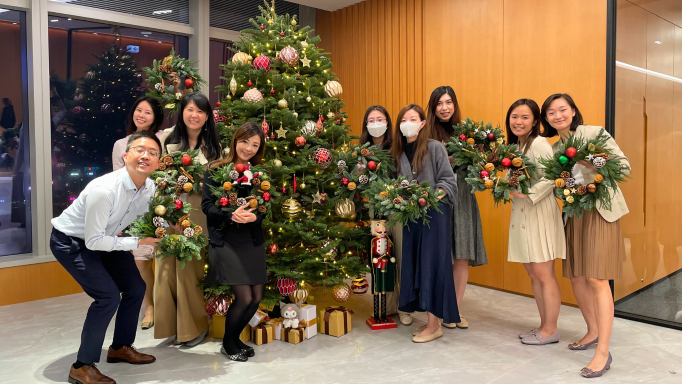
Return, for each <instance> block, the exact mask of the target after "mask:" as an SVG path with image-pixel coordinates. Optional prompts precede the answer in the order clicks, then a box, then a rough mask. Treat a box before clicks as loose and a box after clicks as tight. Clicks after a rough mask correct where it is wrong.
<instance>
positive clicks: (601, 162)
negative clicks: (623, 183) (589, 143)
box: [592, 157, 606, 168]
mask: <svg viewBox="0 0 682 384" xmlns="http://www.w3.org/2000/svg"><path fill="white" fill-rule="evenodd" d="M592 164H594V166H595V167H597V168H601V167H603V166H605V165H606V160H604V158H603V157H595V158H594V160H592Z"/></svg>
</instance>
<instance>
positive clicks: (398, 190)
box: [364, 176, 443, 226]
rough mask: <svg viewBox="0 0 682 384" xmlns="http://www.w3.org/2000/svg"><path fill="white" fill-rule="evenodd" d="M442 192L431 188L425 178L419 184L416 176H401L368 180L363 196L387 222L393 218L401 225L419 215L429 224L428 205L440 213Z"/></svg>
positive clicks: (393, 221)
mask: <svg viewBox="0 0 682 384" xmlns="http://www.w3.org/2000/svg"><path fill="white" fill-rule="evenodd" d="M442 193H443V192H442V191H440V190H436V189H433V188H431V186H429V183H427V182H424V183H421V184H420V183H419V181H417V180H414V179H413V180H407V178H405V177H403V176H400V177H399V178H398V179H397V180H393V179H389V180H386V181H379V182H376V183H372V184H370V186H369V188H368V189H367V190H366V191H365V192H364V196H365V197H366V198H368V199H369V206H370V207H372V208H373V209H374V214H375V215H379V216H384V217H388V218H389V219H390V220H389V223H388V225H389V226H390V225H393V224H395V223H396V222H399V223H402V224H403V225H406V224H408V223H409V222H413V223H416V222H417V220H418V219H421V220H422V223H423V224H426V225H427V226H428V224H429V218H430V217H431V216H429V211H430V209H431V208H433V209H435V210H436V211H437V212H438V213H442V212H441V210H440V209H438V205H439V204H440V203H441V200H440V199H439V197H440V196H441V195H442Z"/></svg>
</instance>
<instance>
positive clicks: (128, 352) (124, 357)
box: [107, 345, 156, 364]
mask: <svg viewBox="0 0 682 384" xmlns="http://www.w3.org/2000/svg"><path fill="white" fill-rule="evenodd" d="M155 361H156V357H154V356H152V355H147V354H144V353H140V352H138V351H136V350H135V348H133V347H129V346H127V345H126V346H124V347H122V348H121V349H119V350H118V351H115V350H114V349H113V348H111V347H109V353H107V363H130V364H150V363H153V362H155Z"/></svg>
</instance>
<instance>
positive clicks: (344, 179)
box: [341, 177, 348, 185]
mask: <svg viewBox="0 0 682 384" xmlns="http://www.w3.org/2000/svg"><path fill="white" fill-rule="evenodd" d="M341 184H343V185H348V179H347V178H345V177H344V178H343V179H341Z"/></svg>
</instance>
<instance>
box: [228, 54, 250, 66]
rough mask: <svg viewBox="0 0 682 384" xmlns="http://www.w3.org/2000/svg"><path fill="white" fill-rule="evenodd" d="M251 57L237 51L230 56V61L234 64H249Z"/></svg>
mask: <svg viewBox="0 0 682 384" xmlns="http://www.w3.org/2000/svg"><path fill="white" fill-rule="evenodd" d="M252 60H253V57H251V55H249V54H248V53H245V52H239V53H237V54H236V55H234V56H232V62H233V63H235V64H251V61H252Z"/></svg>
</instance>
